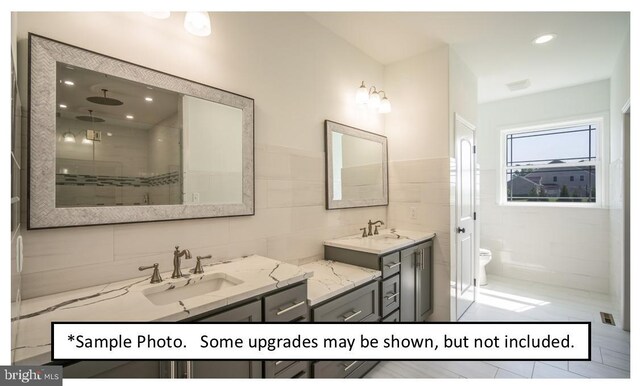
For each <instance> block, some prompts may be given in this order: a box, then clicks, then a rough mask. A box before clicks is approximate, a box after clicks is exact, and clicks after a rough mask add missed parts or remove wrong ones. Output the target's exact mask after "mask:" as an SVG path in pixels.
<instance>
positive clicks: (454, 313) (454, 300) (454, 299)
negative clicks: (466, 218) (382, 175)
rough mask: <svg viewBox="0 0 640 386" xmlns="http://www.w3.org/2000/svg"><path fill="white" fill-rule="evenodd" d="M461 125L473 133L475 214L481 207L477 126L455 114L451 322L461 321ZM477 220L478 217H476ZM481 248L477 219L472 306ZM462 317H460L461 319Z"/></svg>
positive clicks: (475, 222) (475, 292) (476, 292)
mask: <svg viewBox="0 0 640 386" xmlns="http://www.w3.org/2000/svg"><path fill="white" fill-rule="evenodd" d="M459 125H464V126H466V127H467V128H469V129H471V130H472V131H473V147H474V152H473V165H474V166H473V184H472V185H473V200H472V205H473V212H474V213H477V212H478V206H479V168H478V157H477V151H476V149H477V146H476V125H474V124H473V123H471V122H469V121H468V120H466V119H465V118H464V117H462V116H461V115H460V114H458V113H454V124H453V159H452V165H451V169H452V170H451V171H452V173H451V183H452V189H453V190H454V191H453V194H452V196H453V202H452V204H453V205H452V208H451V227H450V231H451V237H450V243H451V248H450V249H451V257H452V258H451V263H450V271H451V273H450V280H451V302H450V303H451V312H450V315H451V320H453V321H457V320H458V319H459V317H458V272H457V270H458V257H459V255H458V243H457V231H456V229H457V227H458V225H459V224H458V218H459V214H458V177H459V175H458V174H459V171H458V159H457V155H458V154H457V149H456V145H457V144H456V138H457V136H456V133H457V130H458V127H459ZM476 218H477V217H476ZM479 248H480V237H479V226H478V221H477V219H476V220H474V248H473V250H474V253H473V283H474V285H473V301H472V304H473V303H475V301H476V300H477V297H478V288H479V287H478V286H479V283H478V280H477V278H478V272H479V271H478V269H479V264H478V253H479ZM467 309H468V308H467ZM463 314H464V312H463ZM461 316H462V315H460V317H461Z"/></svg>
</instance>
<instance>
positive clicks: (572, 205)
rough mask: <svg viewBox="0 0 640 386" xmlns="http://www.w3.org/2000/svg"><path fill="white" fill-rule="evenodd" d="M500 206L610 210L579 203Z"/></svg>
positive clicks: (508, 204) (535, 203)
mask: <svg viewBox="0 0 640 386" xmlns="http://www.w3.org/2000/svg"><path fill="white" fill-rule="evenodd" d="M498 205H499V206H510V207H527V208H528V207H536V208H576V209H609V207H608V206H605V205H602V204H601V203H597V202H596V203H591V204H581V203H578V202H575V203H572V202H561V203H558V202H546V203H542V202H499V203H498Z"/></svg>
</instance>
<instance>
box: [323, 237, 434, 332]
mask: <svg viewBox="0 0 640 386" xmlns="http://www.w3.org/2000/svg"><path fill="white" fill-rule="evenodd" d="M434 237H435V233H425V232H415V231H396V232H391V231H389V230H384V231H382V232H381V233H380V234H378V235H374V236H368V237H363V236H360V235H355V236H349V237H344V238H340V239H335V240H328V241H325V243H324V244H325V259H329V260H335V261H341V262H344V263H347V264H353V265H358V266H361V267H366V268H370V269H377V270H380V271H381V273H382V280H381V281H380V284H379V291H378V292H379V295H378V304H379V308H380V310H381V317H382V321H383V322H398V321H400V322H422V321H425V320H426V318H427V317H428V316H429V315H430V314H431V312H432V309H433V240H432V239H433V238H434Z"/></svg>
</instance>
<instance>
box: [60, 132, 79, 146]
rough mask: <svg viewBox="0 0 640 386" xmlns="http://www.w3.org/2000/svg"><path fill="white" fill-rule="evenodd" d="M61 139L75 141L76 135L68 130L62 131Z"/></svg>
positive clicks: (68, 141) (69, 141)
mask: <svg viewBox="0 0 640 386" xmlns="http://www.w3.org/2000/svg"><path fill="white" fill-rule="evenodd" d="M62 140H63V141H64V142H67V143H76V136H75V135H73V134H72V133H71V132H70V131H67V132H66V133H64V136H63V137H62Z"/></svg>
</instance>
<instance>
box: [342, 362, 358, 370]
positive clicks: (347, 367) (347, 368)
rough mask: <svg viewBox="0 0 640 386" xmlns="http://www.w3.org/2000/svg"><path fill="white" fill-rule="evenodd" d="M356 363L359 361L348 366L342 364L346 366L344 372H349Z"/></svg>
mask: <svg viewBox="0 0 640 386" xmlns="http://www.w3.org/2000/svg"><path fill="white" fill-rule="evenodd" d="M356 363H358V361H353V362H351V363H349V364H348V365H346V366H345V365H344V364H342V365H343V366H344V371H349V369H350V368H352V367H353V366H354V365H355V364H356Z"/></svg>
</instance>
